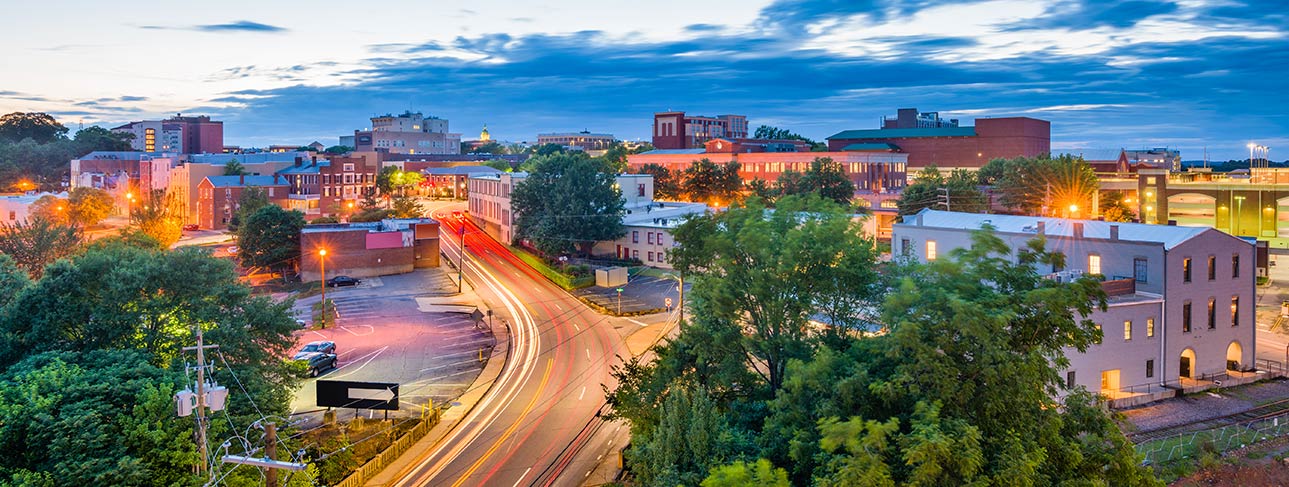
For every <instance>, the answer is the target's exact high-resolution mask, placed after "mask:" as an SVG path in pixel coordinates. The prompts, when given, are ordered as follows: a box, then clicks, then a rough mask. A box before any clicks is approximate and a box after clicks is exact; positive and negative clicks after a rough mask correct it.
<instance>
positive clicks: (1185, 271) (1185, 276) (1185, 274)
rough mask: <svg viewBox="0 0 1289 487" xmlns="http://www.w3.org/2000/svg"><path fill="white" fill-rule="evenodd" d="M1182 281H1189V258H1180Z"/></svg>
mask: <svg viewBox="0 0 1289 487" xmlns="http://www.w3.org/2000/svg"><path fill="white" fill-rule="evenodd" d="M1182 282H1191V258H1190V257H1187V258H1185V259H1182Z"/></svg>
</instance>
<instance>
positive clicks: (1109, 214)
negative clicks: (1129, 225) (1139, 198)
mask: <svg viewBox="0 0 1289 487" xmlns="http://www.w3.org/2000/svg"><path fill="white" fill-rule="evenodd" d="M1126 199H1127V198H1126V197H1125V196H1124V195H1123V193H1121V192H1118V191H1112V192H1110V193H1107V194H1106V195H1105V196H1104V197H1103V198H1102V199H1101V216H1103V217H1105V221H1108V222H1131V221H1136V220H1137V212H1135V211H1133V210H1132V206H1131V205H1129V204H1128V203H1127V202H1125V201H1124V200H1126Z"/></svg>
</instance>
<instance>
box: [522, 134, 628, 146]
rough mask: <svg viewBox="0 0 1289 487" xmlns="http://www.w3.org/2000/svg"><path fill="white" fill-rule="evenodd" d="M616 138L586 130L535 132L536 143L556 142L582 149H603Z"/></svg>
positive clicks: (610, 144)
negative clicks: (551, 132) (552, 132)
mask: <svg viewBox="0 0 1289 487" xmlns="http://www.w3.org/2000/svg"><path fill="white" fill-rule="evenodd" d="M615 140H617V139H614V138H613V134H593V133H591V132H588V131H585V130H583V131H581V132H564V133H555V134H537V144H538V145H541V144H558V145H561V146H564V147H576V148H579V149H582V150H605V149H608V148H609V147H610V146H612V145H613V142H614V141H615Z"/></svg>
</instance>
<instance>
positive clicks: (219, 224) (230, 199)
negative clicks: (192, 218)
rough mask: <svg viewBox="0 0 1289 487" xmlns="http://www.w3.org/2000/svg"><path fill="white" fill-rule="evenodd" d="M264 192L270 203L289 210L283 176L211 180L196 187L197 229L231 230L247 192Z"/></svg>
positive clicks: (216, 177) (211, 178)
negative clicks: (259, 190) (231, 224)
mask: <svg viewBox="0 0 1289 487" xmlns="http://www.w3.org/2000/svg"><path fill="white" fill-rule="evenodd" d="M252 187H256V188H260V189H263V190H264V192H265V194H266V195H267V196H268V198H269V202H270V203H273V204H275V205H278V206H283V207H285V206H287V205H286V204H285V201H286V199H287V194H288V192H289V189H290V188H289V186H287V183H286V181H285V180H283V179H282V178H281V177H280V176H276V175H275V176H245V175H243V176H210V177H207V178H205V179H202V180H201V183H199V184H197V225H198V226H199V227H201V228H203V229H207V230H223V229H226V228H228V222H229V221H232V219H233V214H235V213H237V209H238V201H239V200H240V199H241V197H242V193H243V192H245V191H246V189H247V188H252Z"/></svg>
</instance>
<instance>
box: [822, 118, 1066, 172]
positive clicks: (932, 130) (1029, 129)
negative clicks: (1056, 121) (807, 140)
mask: <svg viewBox="0 0 1289 487" xmlns="http://www.w3.org/2000/svg"><path fill="white" fill-rule="evenodd" d="M908 110H911V112H910V113H905V112H906V111H908ZM916 112H917V110H916V109H902V110H900V116H899V117H897V118H896V120H895V121H891V120H890V119H886V120H884V122H883V126H884V128H881V129H872V130H846V131H843V132H839V133H837V134H835V135H833V136H831V137H828V139H827V140H828V150H830V151H871V150H888V151H892V152H899V153H904V154H908V164H909V168H910V171H918V170H921V169H924V168H926V167H928V166H936V167H939V168H940V169H941V170H952V169H959V168H963V169H979V168H980V167H982V166H984V165H985V164H986V163H988V162H989V161H990V160H991V159H997V158H1013V157H1019V156H1025V157H1037V156H1040V155H1043V154H1047V153H1050V152H1051V151H1052V124H1051V123H1050V122H1048V121H1046V120H1039V119H1035V118H1029V117H1005V118H980V119H976V125H975V126H974V127H961V126H958V124H957V121H956V120H949V121H948V122H944V121H943V120H940V119H939V115H938V114H935V116H934V117H929V116H928V117H924V116H923V115H927V114H917V115H916V116H913V117H912V119H911V120H910V121H905V119H908V118H910V117H909V116H910V115H913V114H916ZM889 126H896V127H901V128H885V127H889ZM906 126H907V127H906Z"/></svg>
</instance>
